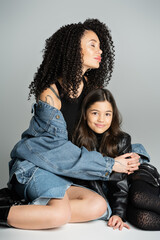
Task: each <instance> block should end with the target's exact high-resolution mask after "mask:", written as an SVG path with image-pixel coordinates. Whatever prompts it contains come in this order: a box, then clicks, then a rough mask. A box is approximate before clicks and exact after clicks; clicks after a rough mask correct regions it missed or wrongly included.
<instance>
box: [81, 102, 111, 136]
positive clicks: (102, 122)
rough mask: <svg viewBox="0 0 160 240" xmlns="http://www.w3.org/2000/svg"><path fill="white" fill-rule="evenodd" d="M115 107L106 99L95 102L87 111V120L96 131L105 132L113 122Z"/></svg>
mask: <svg viewBox="0 0 160 240" xmlns="http://www.w3.org/2000/svg"><path fill="white" fill-rule="evenodd" d="M112 118H113V108H112V106H111V104H110V103H109V102H108V101H107V100H106V101H103V102H95V103H94V104H92V105H91V106H90V108H88V109H87V111H86V121H87V124H88V126H89V128H91V129H92V130H93V131H94V132H95V133H99V134H100V133H104V132H105V131H107V130H108V129H109V128H110V126H111V123H112Z"/></svg>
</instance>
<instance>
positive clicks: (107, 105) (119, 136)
mask: <svg viewBox="0 0 160 240" xmlns="http://www.w3.org/2000/svg"><path fill="white" fill-rule="evenodd" d="M120 124H121V120H120V115H119V112H118V109H117V106H116V102H115V100H114V98H113V96H112V94H111V93H110V92H109V91H108V90H106V89H97V90H93V91H91V92H90V93H89V94H88V95H87V96H86V97H85V99H84V101H83V103H82V111H81V116H80V120H79V123H78V125H77V128H76V131H75V133H74V135H73V142H74V143H75V144H76V145H78V146H79V147H82V146H85V147H86V148H87V149H88V150H89V151H93V150H95V149H96V150H98V151H99V152H100V153H102V154H103V155H104V156H106V155H107V156H110V157H113V158H115V157H117V156H120V155H122V154H124V153H127V152H131V150H132V149H131V138H130V136H129V135H128V134H127V133H124V132H123V131H121V128H120ZM141 153H142V152H141ZM86 161H87V160H86ZM146 161H147V158H146V159H144V156H143V160H142V159H141V163H143V162H146ZM142 165H144V164H142ZM150 166H151V165H150ZM145 170H146V169H145ZM138 171H140V170H138ZM138 171H137V172H138ZM131 173H132V172H128V174H125V173H115V172H112V174H111V175H110V178H109V180H108V181H107V182H104V181H89V182H86V181H82V182H81V184H82V185H84V186H86V187H89V188H91V189H92V190H95V191H97V192H98V193H99V194H101V195H102V196H104V195H105V197H106V198H108V200H109V203H110V205H111V208H112V216H111V218H110V219H109V221H108V225H109V226H111V227H113V228H114V229H115V228H119V229H120V230H121V229H122V228H123V227H126V228H128V229H129V226H128V225H127V224H126V223H124V222H123V220H124V221H125V219H126V209H127V199H128V190H129V184H128V176H132V175H133V174H131ZM143 174H144V173H143ZM152 174H153V172H152ZM156 174H157V175H156ZM156 174H154V175H156V177H157V176H158V173H156ZM136 176H137V175H136ZM157 179H158V177H157ZM139 180H140V179H139ZM137 183H138V184H139V182H137ZM132 184H133V186H134V188H135V185H136V189H137V190H138V191H139V189H141V193H140V196H141V197H142V196H143V193H144V194H145V196H147V199H149V197H151V199H152V204H151V201H150V205H147V204H146V203H142V202H141V203H139V201H140V197H139V199H137V202H136V199H134V200H133V199H132V202H133V201H134V202H135V206H137V207H135V206H134V205H133V206H131V205H129V207H128V214H127V215H128V219H129V220H130V222H131V223H132V224H133V225H135V226H137V227H139V228H142V226H143V228H142V229H148V230H158V229H160V223H159V222H160V216H159V215H158V211H159V210H158V206H159V205H160V199H159V200H158V192H159V189H156V187H152V186H149V191H151V192H150V194H149V195H148V191H147V190H144V189H142V188H143V185H145V186H148V185H147V184H146V183H144V182H142V183H141V184H142V187H140V186H139V187H138V188H137V184H136V181H135V182H132ZM132 184H131V189H132V188H133V186H132ZM141 184H140V185H141ZM149 185H150V184H149ZM151 189H152V190H151ZM132 192H133V190H132ZM133 194H136V193H135V192H133V193H132V196H133ZM136 195H138V194H136ZM132 196H131V198H132ZM137 197H138V196H137ZM143 198H144V197H143ZM129 204H131V203H129ZM142 205H144V206H145V207H146V206H148V208H147V209H145V214H147V216H148V215H149V219H150V221H147V219H146V220H145V216H144V217H143V219H138V216H139V215H145V214H143V212H144V210H143V207H142ZM151 205H152V206H151ZM138 207H139V208H138ZM145 207H144V208H145ZM132 209H133V210H132ZM153 209H154V213H152V214H151V211H152V212H153ZM137 211H138V212H137ZM156 211H157V213H156ZM155 219H156V221H155Z"/></svg>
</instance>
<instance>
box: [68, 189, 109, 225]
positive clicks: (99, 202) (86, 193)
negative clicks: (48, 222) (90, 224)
mask: <svg viewBox="0 0 160 240" xmlns="http://www.w3.org/2000/svg"><path fill="white" fill-rule="evenodd" d="M67 195H68V198H69V202H70V207H71V219H70V222H86V221H91V220H95V219H97V218H99V217H101V216H102V215H103V214H104V213H105V212H106V210H107V203H106V201H105V199H104V198H103V197H101V196H100V195H99V194H97V193H95V192H93V191H91V190H89V189H86V188H82V187H76V186H71V187H70V188H69V189H68V190H67Z"/></svg>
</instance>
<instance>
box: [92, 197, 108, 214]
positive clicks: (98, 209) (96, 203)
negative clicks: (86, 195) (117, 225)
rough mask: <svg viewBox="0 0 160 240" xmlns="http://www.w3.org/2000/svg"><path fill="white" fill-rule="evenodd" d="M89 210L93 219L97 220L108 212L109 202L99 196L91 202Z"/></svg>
mask: <svg viewBox="0 0 160 240" xmlns="http://www.w3.org/2000/svg"><path fill="white" fill-rule="evenodd" d="M89 209H90V212H91V214H92V217H93V219H97V218H99V217H101V216H102V215H103V214H104V213H105V212H106V211H107V202H106V200H105V199H104V198H103V197H101V196H99V195H97V197H95V198H94V199H93V198H92V199H91V200H90V203H89Z"/></svg>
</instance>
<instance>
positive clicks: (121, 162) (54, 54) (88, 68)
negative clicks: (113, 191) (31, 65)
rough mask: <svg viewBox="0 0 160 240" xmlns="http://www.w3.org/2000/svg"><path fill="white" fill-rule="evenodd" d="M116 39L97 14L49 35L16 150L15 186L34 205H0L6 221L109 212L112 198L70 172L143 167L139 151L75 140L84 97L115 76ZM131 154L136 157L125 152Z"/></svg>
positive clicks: (49, 223)
mask: <svg viewBox="0 0 160 240" xmlns="http://www.w3.org/2000/svg"><path fill="white" fill-rule="evenodd" d="M113 63H114V46H113V42H112V38H111V35H110V31H109V30H108V28H107V26H106V25H105V24H104V23H101V22H100V21H99V20H97V19H88V20H86V21H85V22H84V23H78V24H69V25H66V26H63V27H61V28H60V29H59V30H58V31H57V32H55V33H54V34H53V35H52V36H51V37H50V38H49V39H48V40H47V41H46V47H45V51H44V56H43V61H42V64H41V65H40V67H39V69H38V71H37V73H36V75H35V78H34V81H33V82H32V83H31V84H30V86H29V88H30V94H29V98H30V96H31V95H32V94H33V95H34V96H35V99H36V103H35V105H34V107H33V109H32V110H33V112H34V116H33V117H32V119H31V122H30V126H29V128H28V129H27V130H26V131H25V132H24V133H23V134H22V139H21V140H20V141H19V142H18V143H17V144H16V145H15V147H14V148H13V150H12V152H11V158H12V160H11V161H10V179H9V188H10V189H13V190H14V191H15V192H16V193H17V194H18V195H19V197H20V198H24V199H25V200H27V201H28V202H30V204H29V205H17V206H15V205H13V204H14V201H13V202H12V204H11V202H10V203H8V206H6V205H7V204H5V206H1V207H0V223H1V224H3V225H8V226H12V227H16V228H21V229H49V228H56V227H59V226H61V225H63V224H65V223H68V222H85V221H90V220H94V219H97V218H100V217H101V216H103V215H104V214H106V215H107V217H109V216H110V208H109V205H107V202H106V200H105V199H104V198H103V197H102V196H100V195H99V194H97V193H96V192H93V191H91V190H90V189H87V188H84V187H82V186H79V185H75V184H74V183H73V182H72V180H71V178H73V177H74V178H78V179H85V180H107V179H108V178H109V175H110V173H111V172H112V171H113V170H114V171H117V172H125V173H127V172H130V171H134V170H136V169H138V166H139V156H138V154H134V155H133V154H132V153H129V154H127V155H126V154H125V155H122V156H121V158H119V157H117V158H115V159H116V161H115V159H113V158H110V157H104V156H102V155H101V154H100V153H98V152H96V151H91V152H89V151H87V149H85V148H78V147H77V146H75V145H74V144H72V143H71V142H70V141H68V138H69V139H71V136H72V133H73V130H74V126H75V123H76V121H77V119H78V117H79V112H80V106H81V102H82V100H83V97H84V96H85V95H86V94H87V93H88V92H89V91H90V90H91V89H94V88H100V87H104V86H105V85H106V84H107V83H108V81H109V80H110V78H111V74H112V71H113ZM126 157H131V158H130V159H126Z"/></svg>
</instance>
